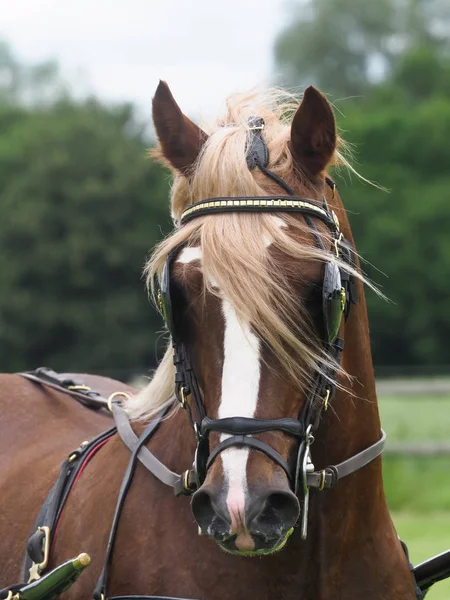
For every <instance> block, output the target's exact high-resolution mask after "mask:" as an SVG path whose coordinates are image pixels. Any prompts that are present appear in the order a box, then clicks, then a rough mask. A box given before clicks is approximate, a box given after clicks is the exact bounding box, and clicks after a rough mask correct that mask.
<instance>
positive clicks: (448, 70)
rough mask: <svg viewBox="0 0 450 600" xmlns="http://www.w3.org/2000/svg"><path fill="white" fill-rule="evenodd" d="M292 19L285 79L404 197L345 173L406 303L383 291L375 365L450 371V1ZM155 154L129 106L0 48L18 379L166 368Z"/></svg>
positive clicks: (5, 287) (391, 283)
mask: <svg viewBox="0 0 450 600" xmlns="http://www.w3.org/2000/svg"><path fill="white" fill-rule="evenodd" d="M290 10H291V19H290V24H289V25H288V26H287V27H286V28H285V29H284V30H283V31H282V32H281V33H280V35H279V37H278V39H277V42H276V46H275V59H276V71H277V73H279V74H281V81H279V83H282V84H283V85H287V86H290V87H294V88H296V89H302V88H303V87H304V86H306V85H308V84H309V83H315V84H316V85H318V86H319V87H320V88H321V89H322V91H324V92H326V93H328V94H329V97H330V100H332V101H333V102H334V105H335V108H336V109H337V111H336V112H337V116H338V122H339V127H340V129H341V131H342V133H343V135H344V137H345V138H346V139H347V140H349V141H350V142H351V143H352V144H354V148H355V150H356V152H355V153H356V155H357V157H358V158H359V159H360V163H356V164H355V166H356V168H357V169H358V170H359V171H360V172H361V173H362V174H363V175H364V176H365V177H367V178H369V179H370V180H373V181H376V182H378V183H380V184H381V185H383V186H385V187H387V188H388V189H389V190H390V193H385V192H382V191H380V190H379V189H377V188H374V187H372V186H370V185H367V184H364V183H362V182H360V181H358V179H357V178H356V177H354V176H352V178H351V181H350V178H349V176H348V175H347V174H346V173H344V171H342V172H338V173H336V174H335V175H336V177H337V178H338V183H339V186H340V191H341V195H342V197H343V199H344V202H345V205H346V207H347V208H348V210H349V212H350V217H351V221H352V225H353V229H354V233H355V238H356V242H357V247H358V250H359V252H360V253H361V255H362V256H363V257H364V258H365V259H367V260H368V261H369V262H368V263H367V264H366V266H365V270H366V272H367V273H368V275H369V276H370V277H371V278H372V279H373V280H374V281H375V282H376V283H377V284H378V285H380V286H381V287H382V290H383V291H384V293H385V294H386V295H387V296H388V297H389V298H390V299H391V301H392V302H391V303H384V302H383V301H381V300H380V299H378V298H376V297H375V296H374V295H373V294H369V299H368V300H369V310H370V321H371V337H372V343H373V350H374V359H375V363H376V365H378V366H384V365H393V366H396V367H401V368H406V367H413V368H414V369H417V367H420V368H422V369H426V367H427V366H432V365H444V364H448V362H449V360H450V345H449V344H448V339H449V337H450V316H449V311H448V308H447V304H448V298H449V297H450V277H449V275H448V274H449V273H450V235H449V230H450V191H449V190H450V169H449V165H450V143H449V140H450V4H449V3H448V1H447V0H372V1H371V2H368V1H367V0H332V1H331V0H303V1H301V0H297V2H295V3H294V4H292V5H291V9H290ZM344 115H345V116H344ZM146 125H147V124H145V126H146ZM150 144H151V140H149V139H148V138H147V137H146V135H145V127H144V124H142V123H140V122H139V119H138V118H137V116H136V113H135V110H134V109H133V107H132V106H131V105H123V106H108V105H104V104H101V103H100V102H98V101H97V100H94V99H87V100H76V99H74V98H73V97H72V96H71V95H70V94H69V93H68V92H67V90H66V89H65V86H64V82H63V81H62V78H61V76H60V74H59V72H58V67H57V65H56V64H55V63H52V62H48V63H45V64H40V65H32V66H30V65H23V64H20V62H19V61H17V60H16V58H15V57H14V54H13V53H12V51H11V49H10V48H8V46H6V45H5V44H3V45H1V44H0V286H1V290H2V293H1V295H0V361H1V363H0V364H1V368H2V370H6V371H15V370H19V369H25V368H32V367H35V366H39V365H43V364H45V365H49V366H52V367H53V368H55V369H65V370H68V369H71V370H89V371H97V372H103V373H109V372H111V373H115V374H116V375H118V376H120V375H121V373H122V372H123V370H128V369H129V370H130V371H131V370H137V371H141V372H142V371H143V370H145V369H147V368H149V367H151V366H153V365H154V364H155V358H156V356H155V342H156V338H157V333H156V332H157V331H158V330H160V329H161V321H160V319H159V317H157V315H156V313H155V311H154V310H153V309H152V308H151V306H150V305H149V302H148V299H147V296H146V292H145V288H144V282H143V280H142V267H143V264H144V261H145V257H146V255H147V254H148V251H149V250H150V249H151V248H152V246H153V245H154V244H155V243H156V242H157V241H158V240H159V239H161V237H162V235H163V233H165V232H167V231H168V230H169V229H170V226H171V224H170V218H169V212H168V200H167V198H168V177H167V174H166V173H165V172H163V171H162V169H160V168H159V167H158V166H157V165H155V164H154V163H152V162H151V161H148V160H147V159H146V149H147V147H148V146H149V145H150ZM371 264H373V265H375V266H376V269H375V268H374V267H372V266H371ZM377 269H379V271H381V272H383V273H385V274H386V275H387V278H386V277H384V276H383V275H382V274H381V273H380V272H379V271H378V270H377Z"/></svg>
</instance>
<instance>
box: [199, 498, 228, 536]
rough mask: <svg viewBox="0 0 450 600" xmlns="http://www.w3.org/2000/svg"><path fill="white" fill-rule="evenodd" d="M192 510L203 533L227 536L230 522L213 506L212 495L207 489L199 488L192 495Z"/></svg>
mask: <svg viewBox="0 0 450 600" xmlns="http://www.w3.org/2000/svg"><path fill="white" fill-rule="evenodd" d="M191 506H192V512H193V514H194V517H195V520H196V521H197V523H198V524H199V526H200V529H201V530H202V532H204V533H208V534H209V535H213V536H214V537H223V536H227V535H228V533H229V529H230V524H229V523H228V522H227V521H226V520H225V519H224V517H223V516H222V515H221V514H220V511H219V510H218V508H217V507H216V506H215V503H214V500H213V496H212V494H211V493H210V492H209V491H208V490H202V489H200V490H199V491H198V492H196V493H195V494H194V495H193V497H192V505H191Z"/></svg>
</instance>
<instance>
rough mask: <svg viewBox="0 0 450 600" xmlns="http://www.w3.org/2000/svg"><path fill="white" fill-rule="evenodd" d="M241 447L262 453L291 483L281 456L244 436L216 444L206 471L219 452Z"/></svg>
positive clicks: (289, 474) (288, 470)
mask: <svg viewBox="0 0 450 600" xmlns="http://www.w3.org/2000/svg"><path fill="white" fill-rule="evenodd" d="M241 446H247V447H250V448H255V450H259V451H260V452H263V453H264V454H265V455H266V456H268V457H269V458H271V459H272V460H273V461H274V462H275V463H276V464H277V465H279V466H280V467H281V468H282V469H283V471H284V472H285V473H286V475H287V478H288V479H289V481H292V474H291V472H290V469H289V465H288V464H287V462H286V461H285V460H284V458H283V457H282V456H281V454H279V453H278V452H277V451H276V450H274V449H273V448H271V447H270V446H268V445H267V444H265V443H264V442H261V441H260V440H257V439H256V438H253V437H248V436H246V435H233V436H232V437H229V438H227V439H226V440H223V442H220V444H217V446H216V447H215V448H214V450H213V451H212V452H211V454H210V455H209V458H208V461H207V463H206V470H208V469H209V468H210V466H211V465H212V463H213V462H214V460H215V459H216V458H217V456H218V455H219V454H220V453H221V452H223V451H224V450H227V449H228V448H235V447H241Z"/></svg>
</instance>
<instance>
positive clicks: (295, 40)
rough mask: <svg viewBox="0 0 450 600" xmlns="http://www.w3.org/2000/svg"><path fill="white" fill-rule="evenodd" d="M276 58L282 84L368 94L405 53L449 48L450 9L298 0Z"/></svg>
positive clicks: (395, 0) (437, 3)
mask: <svg viewBox="0 0 450 600" xmlns="http://www.w3.org/2000/svg"><path fill="white" fill-rule="evenodd" d="M292 13H293V20H292V22H291V23H290V24H289V25H288V26H287V27H286V29H285V30H284V31H282V32H281V34H280V36H279V37H278V39H277V42H276V45H275V58H276V62H277V67H278V72H280V73H281V75H282V83H283V84H288V85H290V86H294V87H298V86H299V85H302V86H303V85H305V84H307V83H316V84H317V85H318V86H319V87H322V88H323V89H324V90H325V91H327V92H331V93H332V94H333V95H334V97H347V96H361V95H362V94H367V92H368V91H370V89H371V87H373V86H374V85H375V84H376V83H377V82H379V81H383V80H385V79H387V78H389V77H390V76H391V74H392V72H393V71H394V70H395V68H396V65H397V64H398V62H399V61H401V60H402V59H403V56H404V55H405V54H408V53H410V52H411V51H413V50H414V49H417V48H429V49H430V51H431V52H432V53H433V54H438V55H439V56H441V57H446V56H447V55H448V50H449V46H450V33H449V31H450V11H449V8H448V4H446V3H445V2H443V1H441V0H373V1H371V2H367V0H333V1H332V2H330V1H329V0H298V1H297V2H296V3H295V4H293V5H292Z"/></svg>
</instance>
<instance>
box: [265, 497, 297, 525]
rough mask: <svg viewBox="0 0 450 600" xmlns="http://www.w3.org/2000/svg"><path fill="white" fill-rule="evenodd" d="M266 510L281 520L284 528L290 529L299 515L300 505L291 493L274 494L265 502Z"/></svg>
mask: <svg viewBox="0 0 450 600" xmlns="http://www.w3.org/2000/svg"><path fill="white" fill-rule="evenodd" d="M266 509H267V511H269V512H273V513H274V514H276V515H278V516H279V517H281V518H282V519H283V522H284V524H285V526H286V527H288V528H291V527H292V526H293V525H295V523H296V522H297V519H298V516H299V514H300V504H299V501H298V499H297V497H296V496H295V495H294V494H293V493H292V492H274V493H273V494H269V496H268V497H267V500H266Z"/></svg>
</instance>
